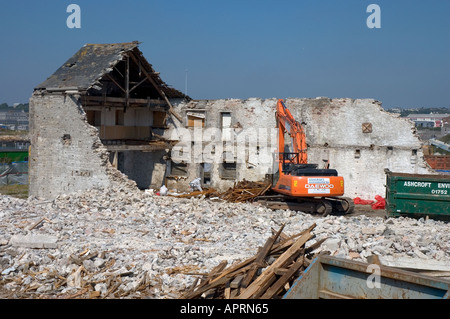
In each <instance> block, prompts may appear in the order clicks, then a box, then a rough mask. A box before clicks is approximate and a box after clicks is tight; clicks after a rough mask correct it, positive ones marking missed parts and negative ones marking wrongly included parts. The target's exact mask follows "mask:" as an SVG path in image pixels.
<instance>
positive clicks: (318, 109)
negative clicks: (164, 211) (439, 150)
mask: <svg viewBox="0 0 450 319" xmlns="http://www.w3.org/2000/svg"><path fill="white" fill-rule="evenodd" d="M276 102H277V100H276V99H267V100H262V99H248V100H236V99H230V100H202V101H191V102H189V103H180V104H178V105H177V106H176V110H177V112H179V113H180V114H183V115H184V116H185V123H179V122H178V123H177V122H175V123H176V125H174V126H172V129H171V130H170V131H168V132H167V134H166V137H168V138H171V139H174V140H177V139H178V140H179V141H180V142H179V144H178V146H176V147H175V148H174V149H173V150H172V160H173V161H175V162H181V163H183V165H185V169H186V171H187V172H186V174H185V175H184V176H177V175H176V174H169V176H170V177H171V178H169V179H168V187H169V189H176V190H178V191H180V190H186V188H187V186H188V182H189V181H191V180H193V179H195V178H198V177H200V178H202V180H203V181H204V182H208V185H206V186H209V187H212V188H215V189H217V190H221V191H223V190H226V189H227V188H228V187H230V186H232V185H233V183H234V179H230V178H229V177H228V176H229V174H223V171H224V170H225V171H226V169H224V167H225V166H228V168H230V167H231V168H232V170H233V171H232V174H233V176H235V178H236V179H237V180H243V179H246V180H249V181H255V180H262V179H264V178H265V177H266V174H271V173H273V169H272V168H273V154H275V153H276V145H277V135H276V134H277V133H276V130H275V127H276V120H275V108H276ZM286 106H287V107H288V108H289V109H290V110H291V113H292V114H293V116H294V117H295V118H296V119H297V120H298V121H299V122H301V123H303V125H304V128H305V130H306V136H307V143H308V157H309V162H310V163H316V164H318V165H319V167H321V166H323V165H324V163H325V160H328V161H329V162H330V164H331V168H335V169H337V171H338V172H339V174H340V175H342V176H343V177H344V180H345V183H346V184H345V189H346V191H345V195H346V196H348V197H352V198H354V197H357V196H358V197H362V198H373V197H374V196H375V195H377V194H379V195H382V196H384V193H385V187H384V184H385V180H386V177H385V173H384V170H385V169H390V170H391V171H395V172H404V173H417V174H420V173H431V170H430V169H429V168H428V167H427V164H426V162H425V161H424V159H423V153H422V150H421V142H420V140H419V138H418V136H417V135H416V134H415V128H414V125H413V123H411V122H410V121H408V120H407V119H403V118H398V117H396V116H394V115H392V114H390V113H388V112H385V111H384V110H383V109H382V108H381V103H380V102H378V101H375V100H372V99H356V100H354V99H328V98H315V99H300V98H294V99H287V100H286ZM224 115H226V116H224ZM195 120H197V121H195ZM195 122H196V123H197V126H195ZM180 154H181V155H180ZM225 157H227V160H225ZM224 162H228V164H224ZM205 163H208V164H209V167H210V172H209V174H208V179H205V178H204V172H203V166H204V165H205ZM175 173H176V172H175Z"/></svg>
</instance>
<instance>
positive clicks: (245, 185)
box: [219, 179, 271, 203]
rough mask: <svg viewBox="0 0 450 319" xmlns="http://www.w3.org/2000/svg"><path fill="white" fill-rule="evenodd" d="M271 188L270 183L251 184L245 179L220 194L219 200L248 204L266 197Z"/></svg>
mask: <svg viewBox="0 0 450 319" xmlns="http://www.w3.org/2000/svg"><path fill="white" fill-rule="evenodd" d="M270 187H271V184H270V183H268V182H249V181H246V180H245V179H244V180H243V181H241V182H238V183H237V184H235V185H234V187H232V188H230V189H229V190H227V191H226V192H224V193H222V194H220V196H219V198H221V199H223V200H226V201H228V202H232V203H242V202H248V201H252V200H254V199H255V198H256V197H258V196H262V195H264V194H265V193H266V192H267V191H268V190H269V189H270Z"/></svg>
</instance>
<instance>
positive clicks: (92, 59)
mask: <svg viewBox="0 0 450 319" xmlns="http://www.w3.org/2000/svg"><path fill="white" fill-rule="evenodd" d="M138 45H139V42H137V41H135V42H129V43H115V44H86V45H85V46H83V47H82V48H81V49H80V50H79V51H78V52H77V53H76V54H75V55H74V56H72V57H71V58H70V59H69V60H68V61H67V62H66V63H64V64H63V65H62V66H61V67H60V68H59V69H58V70H57V71H56V72H55V73H54V74H53V75H51V76H50V77H49V78H48V79H47V80H46V81H44V82H43V83H41V84H39V85H38V86H37V87H36V88H35V90H36V91H37V90H38V91H40V93H46V92H47V93H49V92H55V93H57V92H64V91H65V92H66V93H68V91H69V90H70V91H71V92H73V91H78V92H79V93H81V94H82V96H84V97H86V98H87V100H85V101H88V100H89V103H95V104H96V105H98V104H99V101H100V99H102V100H104V99H105V98H104V96H105V95H106V96H107V99H109V98H115V99H119V98H124V100H114V101H111V100H110V101H108V103H114V104H115V103H122V105H123V107H124V110H126V108H127V107H129V106H131V105H132V104H142V105H148V106H150V104H153V103H149V102H148V100H155V98H157V97H158V98H162V99H163V100H164V101H165V104H166V105H167V106H168V108H169V112H170V113H171V114H172V115H173V116H175V117H176V118H177V119H178V120H179V121H182V117H181V116H180V115H178V114H177V113H176V112H175V111H174V110H173V107H172V104H171V102H170V100H169V99H170V98H184V99H188V100H190V97H189V96H187V95H185V94H183V93H181V92H180V91H178V90H176V89H173V88H171V87H169V86H168V85H167V84H166V83H164V82H163V81H162V80H161V78H160V76H159V72H155V70H154V69H153V67H152V65H151V64H150V63H149V62H148V61H147V60H146V59H145V57H144V56H143V54H142V52H141V51H140V50H139V49H138ZM131 62H133V63H131ZM120 69H122V70H120ZM130 72H131V73H130ZM114 74H115V75H114ZM142 75H143V76H142ZM108 83H112V84H114V87H117V88H118V89H119V90H120V91H117V89H114V88H113V87H111V85H112V84H108ZM111 89H112V91H116V93H115V94H111ZM138 91H139V92H138ZM152 92H153V93H152ZM144 98H147V99H144ZM137 99H140V100H145V101H139V102H137V101H136V100H137ZM104 103H105V101H104V102H103V104H101V105H104ZM158 104H159V105H161V104H160V103H159V102H158ZM85 105H89V104H86V103H85Z"/></svg>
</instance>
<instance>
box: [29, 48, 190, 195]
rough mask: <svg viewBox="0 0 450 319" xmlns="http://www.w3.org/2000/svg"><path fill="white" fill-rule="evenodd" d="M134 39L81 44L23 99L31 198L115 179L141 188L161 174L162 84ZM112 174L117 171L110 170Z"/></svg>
mask: <svg viewBox="0 0 450 319" xmlns="http://www.w3.org/2000/svg"><path fill="white" fill-rule="evenodd" d="M138 45H139V43H138V42H131V43H119V44H86V45H85V46H83V47H82V48H81V49H80V50H79V51H78V52H77V53H76V54H75V55H74V56H73V57H71V58H70V59H69V60H68V61H67V62H65V63H64V64H63V65H62V66H61V67H60V68H59V69H58V70H57V71H56V72H55V73H54V74H53V75H51V76H50V77H49V78H48V79H47V80H46V81H44V82H43V83H41V84H39V85H38V86H37V87H36V88H35V91H34V93H33V95H32V97H31V99H30V136H31V149H30V195H33V196H37V197H43V198H51V197H55V196H56V195H58V194H61V193H70V192H73V191H77V190H85V189H90V188H93V187H101V188H108V187H112V185H113V184H114V182H119V184H120V183H122V182H125V183H126V182H128V180H127V178H126V177H125V176H122V174H120V173H119V171H121V172H122V173H123V174H125V175H127V176H128V177H129V178H130V179H131V180H134V181H135V182H136V184H137V186H138V187H140V188H146V187H147V188H148V187H149V186H150V184H151V180H152V179H154V178H153V174H155V175H158V174H160V172H161V171H162V174H164V169H165V167H164V166H165V165H163V160H162V157H163V156H164V154H165V153H166V152H167V150H168V149H170V145H169V144H168V143H167V141H163V140H161V139H160V138H158V136H160V135H163V131H164V130H165V128H166V125H167V118H168V114H169V113H170V112H173V110H172V109H171V103H170V102H169V99H172V100H177V99H189V97H187V96H185V95H184V94H183V93H181V92H179V91H178V90H175V89H173V88H171V87H169V86H168V85H167V84H166V83H164V82H163V81H162V80H161V78H160V77H159V73H158V72H156V71H155V70H154V69H153V67H152V65H151V64H149V63H148V61H147V60H146V59H145V58H144V56H143V55H142V52H141V51H140V50H139V49H138ZM117 169H118V170H117Z"/></svg>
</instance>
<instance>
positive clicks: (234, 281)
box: [230, 275, 244, 289]
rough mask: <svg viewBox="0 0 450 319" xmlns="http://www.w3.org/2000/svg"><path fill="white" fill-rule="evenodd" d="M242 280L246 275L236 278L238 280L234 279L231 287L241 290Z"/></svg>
mask: <svg viewBox="0 0 450 319" xmlns="http://www.w3.org/2000/svg"><path fill="white" fill-rule="evenodd" d="M242 279H244V275H239V276H236V278H234V279H233V281H232V282H231V283H230V287H231V288H233V289H236V288H239V287H240V286H241V282H242Z"/></svg>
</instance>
